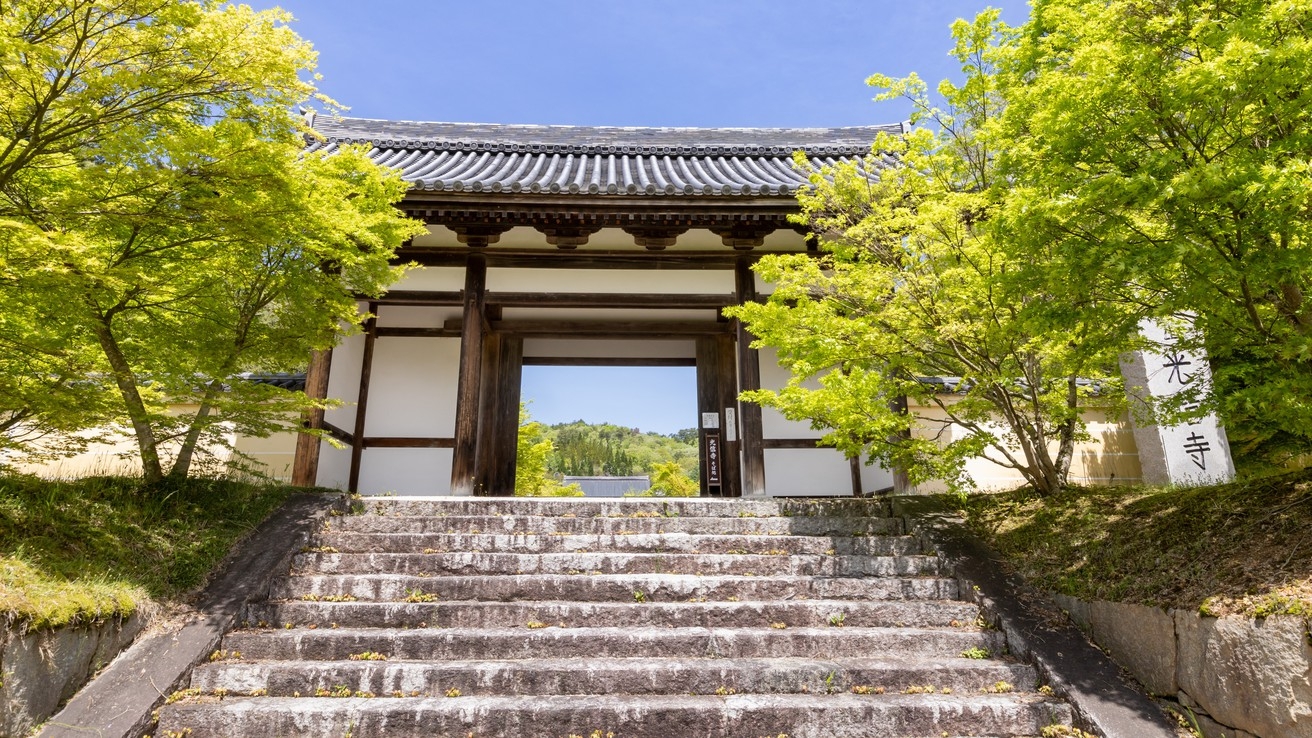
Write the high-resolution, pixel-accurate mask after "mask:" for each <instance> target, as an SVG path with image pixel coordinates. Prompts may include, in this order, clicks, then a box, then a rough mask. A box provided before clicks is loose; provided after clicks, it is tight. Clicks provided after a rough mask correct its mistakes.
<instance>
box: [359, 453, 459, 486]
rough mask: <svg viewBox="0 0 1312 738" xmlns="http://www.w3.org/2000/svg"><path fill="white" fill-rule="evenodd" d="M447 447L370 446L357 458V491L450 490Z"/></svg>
mask: <svg viewBox="0 0 1312 738" xmlns="http://www.w3.org/2000/svg"><path fill="white" fill-rule="evenodd" d="M452 453H453V452H452V450H451V449H449V448H370V449H365V451H364V454H363V455H362V456H361V459H360V494H364V495H381V494H387V493H395V494H398V495H447V494H451V457H452Z"/></svg>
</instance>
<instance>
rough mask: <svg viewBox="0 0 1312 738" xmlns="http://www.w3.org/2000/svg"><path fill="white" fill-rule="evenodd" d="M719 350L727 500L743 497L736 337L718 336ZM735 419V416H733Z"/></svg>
mask: <svg viewBox="0 0 1312 738" xmlns="http://www.w3.org/2000/svg"><path fill="white" fill-rule="evenodd" d="M715 349H716V353H717V354H718V355H719V360H718V361H717V362H716V364H717V369H718V372H717V375H716V376H717V381H718V383H719V396H720V428H721V430H722V431H723V433H722V434H721V438H723V440H724V485H723V487H722V488H721V491H720V494H721V495H723V496H724V497H742V496H743V488H742V479H741V478H742V465H741V463H740V461H739V460H740V459H741V456H740V455H739V450H740V449H741V448H742V443H741V442H740V438H741V435H740V434H741V430H740V427H739V426H740V424H739V422H738V420H739V418H738V367H737V363H736V362H735V361H734V355H735V351H734V340H733V336H729V335H722V336H716V337H715ZM731 416H732V417H731Z"/></svg>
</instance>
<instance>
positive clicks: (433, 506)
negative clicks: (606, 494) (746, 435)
mask: <svg viewBox="0 0 1312 738" xmlns="http://www.w3.org/2000/svg"><path fill="white" fill-rule="evenodd" d="M361 503H362V504H363V506H364V511H365V512H366V513H369V514H375V515H395V516H406V515H551V516H561V515H576V516H584V515H587V516H592V515H602V516H608V517H609V516H615V517H633V516H660V517H724V518H738V517H747V516H756V517H774V516H789V517H811V516H818V515H830V516H841V517H888V516H889V515H891V514H892V508H891V506H890V504H889V503H888V502H887V501H885V500H880V499H861V500H857V499H828V500H780V499H775V500H743V499H737V500H717V499H708V498H697V497H691V498H642V497H628V498H618V499H617V498H610V499H606V498H587V497H585V498H559V497H555V498H532V497H519V498H514V497H441V498H432V497H428V498H422V497H419V498H416V497H364V498H361Z"/></svg>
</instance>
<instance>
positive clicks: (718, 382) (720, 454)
mask: <svg viewBox="0 0 1312 738" xmlns="http://www.w3.org/2000/svg"><path fill="white" fill-rule="evenodd" d="M736 396H737V381H736V380H735V378H734V362H733V339H732V338H730V337H729V336H727V335H723V336H704V337H701V338H698V339H697V413H698V428H699V432H698V436H699V440H700V443H699V448H700V451H701V464H702V473H701V491H702V494H703V495H708V496H712V497H737V496H738V495H739V494H740V488H739V485H738V477H739V473H738V453H737V448H738V443H737V442H736V441H734V442H730V441H729V440H728V437H729V436H730V435H734V434H731V433H730V432H729V428H727V427H726V426H727V421H726V415H725V410H726V409H727V408H732V407H733V404H734V398H735V397H736ZM735 415H736V413H735ZM734 420H735V424H736V420H737V419H736V418H735V419H734ZM708 421H709V422H708ZM735 434H736V433H735Z"/></svg>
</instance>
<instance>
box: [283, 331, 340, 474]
mask: <svg viewBox="0 0 1312 738" xmlns="http://www.w3.org/2000/svg"><path fill="white" fill-rule="evenodd" d="M332 365H333V350H332V349H331V348H328V349H324V350H322V351H315V352H313V353H311V354H310V366H309V367H308V368H306V370H305V395H306V397H309V398H311V399H314V400H322V399H323V398H325V397H327V396H328V374H329V372H330V371H331V369H332ZM301 427H303V428H308V429H310V430H319V429H321V428H323V409H322V408H318V409H315V410H310V411H308V412H306V413H305V414H304V415H302V416H301ZM319 443H320V440H319V437H318V436H313V435H310V434H308V433H299V434H297V436H296V455H295V456H294V457H292V485H293V486H296V487H313V486H314V485H315V482H317V481H318V477H319Z"/></svg>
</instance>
